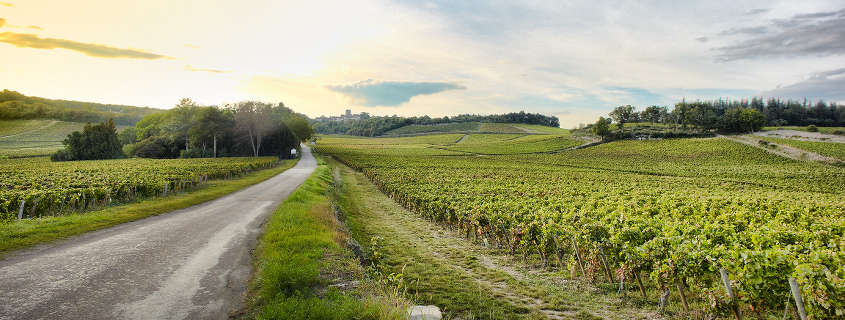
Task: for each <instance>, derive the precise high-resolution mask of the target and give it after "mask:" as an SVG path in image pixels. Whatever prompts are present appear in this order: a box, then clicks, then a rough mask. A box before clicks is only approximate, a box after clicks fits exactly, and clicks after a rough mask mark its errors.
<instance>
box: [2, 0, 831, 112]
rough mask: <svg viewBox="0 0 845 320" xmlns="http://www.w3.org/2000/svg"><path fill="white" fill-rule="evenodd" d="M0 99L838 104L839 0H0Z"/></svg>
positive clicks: (316, 108) (365, 105)
mask: <svg viewBox="0 0 845 320" xmlns="http://www.w3.org/2000/svg"><path fill="white" fill-rule="evenodd" d="M0 61H2V63H0V89H10V90H16V91H19V92H21V93H23V94H26V95H33V96H41V97H47V98H57V99H73V100H82V101H93V102H102V103H114V104H128V105H136V106H150V107H156V108H170V107H172V106H174V105H175V104H176V103H178V101H179V100H180V99H181V98H186V97H187V98H192V99H193V100H195V101H198V102H199V103H201V104H207V105H217V104H224V103H231V102H237V101H241V100H260V101H267V102H284V103H285V104H286V105H287V106H289V107H291V108H293V109H294V110H296V111H297V112H302V113H305V114H306V115H308V116H311V117H316V116H320V115H337V114H341V113H343V112H344V110H345V109H352V110H353V112H356V113H357V112H361V111H365V112H369V113H371V114H375V115H393V114H397V115H406V116H410V115H425V114H427V115H430V116H444V115H455V114H464V113H474V114H493V113H504V112H513V111H520V110H524V111H526V112H535V113H542V114H546V115H554V116H557V117H558V118H560V122H561V126H562V127H573V126H577V125H578V124H579V123H589V122H594V121H595V119H596V118H598V116H600V115H605V114H606V113H607V112H609V111H610V110H612V109H613V108H614V107H615V106H618V105H624V104H631V105H634V106H638V107H640V108H643V107H644V106H648V105H653V104H656V105H671V104H673V103H675V102H676V101H679V100H680V99H687V100H696V99H706V100H709V99H718V98H748V97H752V96H766V97H769V96H775V97H784V98H795V99H801V98H804V97H807V98H809V99H812V100H817V99H824V100H825V101H837V102H840V103H845V3H843V2H842V1H841V0H840V1H735V0H732V1H722V0H712V1H696V2H692V1H597V0H589V1H495V0H483V1H473V0H468V1H405V0H393V1H389V0H357V1H319V0H309V1H278V0H241V1H187V0H146V1H114V0H69V1H68V0H0Z"/></svg>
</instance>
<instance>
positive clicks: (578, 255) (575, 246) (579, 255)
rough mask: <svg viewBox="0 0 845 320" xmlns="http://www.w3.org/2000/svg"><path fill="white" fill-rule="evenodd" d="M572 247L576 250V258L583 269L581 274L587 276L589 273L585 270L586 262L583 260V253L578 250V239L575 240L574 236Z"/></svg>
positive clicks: (579, 266)
mask: <svg viewBox="0 0 845 320" xmlns="http://www.w3.org/2000/svg"><path fill="white" fill-rule="evenodd" d="M572 249H573V250H575V260H576V261H577V262H578V268H579V269H581V275H582V276H583V277H584V278H586V277H587V273H586V272H584V263H583V262H581V253H580V252H579V251H578V241H575V237H574V236H573V237H572Z"/></svg>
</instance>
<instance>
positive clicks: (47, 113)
mask: <svg viewBox="0 0 845 320" xmlns="http://www.w3.org/2000/svg"><path fill="white" fill-rule="evenodd" d="M159 111H161V110H159V109H154V108H148V107H134V106H127V105H118V104H102V103H94V102H82V101H73V100H53V99H46V98H39V97H31V96H26V95H23V94H21V93H19V92H17V91H11V90H3V91H2V92H0V120H28V119H50V120H60V121H68V122H82V123H85V122H101V121H107V120H108V119H112V120H114V123H115V124H117V125H125V126H128V125H135V123H137V122H138V121H140V120H141V118H143V117H144V116H146V115H148V114H152V113H156V112H159Z"/></svg>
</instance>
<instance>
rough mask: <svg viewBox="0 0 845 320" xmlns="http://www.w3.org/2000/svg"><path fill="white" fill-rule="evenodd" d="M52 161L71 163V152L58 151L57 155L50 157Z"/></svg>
mask: <svg viewBox="0 0 845 320" xmlns="http://www.w3.org/2000/svg"><path fill="white" fill-rule="evenodd" d="M50 160H51V161H70V160H73V159H71V156H70V152H68V151H67V150H65V149H62V150H59V151H56V153H54V154H52V155H50Z"/></svg>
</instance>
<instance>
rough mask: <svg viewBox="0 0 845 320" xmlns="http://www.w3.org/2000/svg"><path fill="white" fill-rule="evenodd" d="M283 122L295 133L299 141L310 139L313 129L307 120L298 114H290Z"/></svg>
mask: <svg viewBox="0 0 845 320" xmlns="http://www.w3.org/2000/svg"><path fill="white" fill-rule="evenodd" d="M283 122H284V123H285V125H286V126H287V127H288V129H290V131H292V132H293V133H294V134H296V136H297V137H298V138H299V140H300V141H306V140H308V139H311V136H312V135H314V129H312V128H311V126H310V125H309V124H308V120H307V119H305V118H303V117H301V116H299V115H296V114H292V115H290V116H289V117H288V118H287V119H284V121H283Z"/></svg>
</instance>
